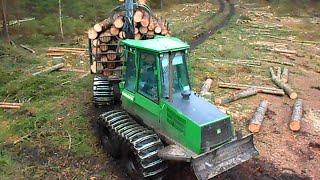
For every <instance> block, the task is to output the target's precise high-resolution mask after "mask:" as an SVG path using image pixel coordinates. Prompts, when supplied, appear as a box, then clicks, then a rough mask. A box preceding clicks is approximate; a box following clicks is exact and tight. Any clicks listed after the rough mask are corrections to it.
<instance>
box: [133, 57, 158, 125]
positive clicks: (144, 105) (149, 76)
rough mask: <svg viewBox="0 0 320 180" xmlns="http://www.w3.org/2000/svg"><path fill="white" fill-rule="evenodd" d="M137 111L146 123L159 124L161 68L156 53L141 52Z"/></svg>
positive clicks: (135, 100)
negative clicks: (159, 68)
mask: <svg viewBox="0 0 320 180" xmlns="http://www.w3.org/2000/svg"><path fill="white" fill-rule="evenodd" d="M138 56H139V59H140V61H139V71H138V85H137V92H136V95H135V99H134V102H135V104H136V109H135V113H136V115H138V117H140V118H141V119H142V120H143V121H144V123H145V124H147V125H151V126H152V127H154V128H156V127H158V126H159V113H160V106H159V86H158V84H159V83H158V81H159V74H158V73H159V70H158V67H159V66H158V57H157V55H156V54H152V53H148V52H140V53H139V54H138Z"/></svg>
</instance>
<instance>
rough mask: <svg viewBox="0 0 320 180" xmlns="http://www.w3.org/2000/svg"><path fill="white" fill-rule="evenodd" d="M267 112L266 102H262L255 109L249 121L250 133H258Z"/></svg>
mask: <svg viewBox="0 0 320 180" xmlns="http://www.w3.org/2000/svg"><path fill="white" fill-rule="evenodd" d="M267 110H268V101H262V102H261V103H260V105H259V107H258V108H257V111H256V112H255V114H254V116H253V117H252V119H251V120H250V124H249V131H250V132H252V133H257V132H259V131H260V128H261V125H262V122H263V119H264V116H265V114H266V112H267Z"/></svg>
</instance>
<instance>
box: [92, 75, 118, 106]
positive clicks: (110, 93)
mask: <svg viewBox="0 0 320 180" xmlns="http://www.w3.org/2000/svg"><path fill="white" fill-rule="evenodd" d="M93 102H94V105H95V106H97V107H100V106H108V105H113V104H114V89H113V85H112V83H111V82H110V81H108V79H107V78H106V77H102V76H98V75H96V76H95V77H94V79H93Z"/></svg>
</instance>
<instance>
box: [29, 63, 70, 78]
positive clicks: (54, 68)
mask: <svg viewBox="0 0 320 180" xmlns="http://www.w3.org/2000/svg"><path fill="white" fill-rule="evenodd" d="M63 67H64V64H63V63H60V64H57V65H55V66H52V67H49V68H47V69H44V70H42V71H40V72H36V73H33V74H32V75H33V76H37V75H40V74H43V73H50V72H52V71H57V70H59V69H61V68H63Z"/></svg>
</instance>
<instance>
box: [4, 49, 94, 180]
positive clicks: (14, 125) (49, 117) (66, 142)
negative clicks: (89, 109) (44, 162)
mask: <svg viewBox="0 0 320 180" xmlns="http://www.w3.org/2000/svg"><path fill="white" fill-rule="evenodd" d="M1 44H2V45H0V49H1V52H2V53H3V54H5V55H6V56H2V57H1V58H0V75H1V79H0V83H1V86H0V101H3V100H6V101H8V102H22V103H23V107H22V109H21V110H3V109H0V124H1V125H6V126H3V127H1V128H0V164H1V165H0V167H1V169H0V179H4V178H5V177H6V178H9V179H10V177H12V178H13V177H19V176H16V175H15V174H16V173H17V171H19V169H15V164H16V163H18V164H20V165H21V166H22V167H23V168H27V167H28V162H25V161H23V157H20V155H18V154H17V151H16V150H17V149H16V147H19V146H21V147H29V148H41V147H43V146H45V147H50V148H52V149H58V150H66V151H70V152H72V153H74V154H75V156H79V157H86V158H89V157H91V156H92V155H94V154H96V153H97V149H96V147H95V137H94V135H93V131H92V129H91V124H90V123H89V122H90V120H89V119H88V118H87V115H86V114H85V112H86V111H85V105H84V102H87V101H88V99H84V97H85V96H86V94H90V91H91V81H92V80H91V78H90V76H89V77H86V78H84V79H82V80H77V78H78V77H79V75H78V74H76V73H67V72H53V73H50V74H43V75H39V76H37V77H34V76H32V73H33V72H37V71H39V70H40V69H39V67H42V68H43V67H45V66H47V65H48V64H52V63H51V60H50V59H47V58H44V59H39V57H37V56H33V55H30V54H28V52H25V51H24V50H22V49H19V48H14V47H9V46H6V45H3V44H4V43H1ZM75 60H76V59H75ZM75 64H77V63H75ZM78 68H83V67H82V66H81V67H78ZM67 81H71V82H70V83H67V84H65V85H62V84H63V83H64V82H67ZM27 134H30V137H29V138H25V139H24V140H23V141H22V142H21V143H19V144H17V145H13V147H12V144H13V142H14V141H15V140H18V139H19V138H21V137H23V136H25V135H27ZM70 141H71V144H70ZM69 146H70V147H69ZM69 148H70V149H69ZM15 159H17V160H19V162H17V161H16V160H15ZM18 174H20V173H18Z"/></svg>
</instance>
